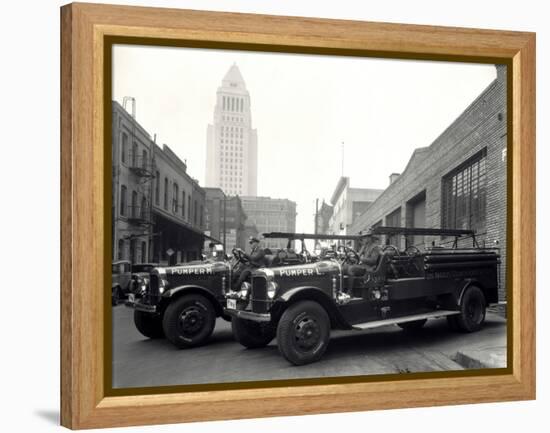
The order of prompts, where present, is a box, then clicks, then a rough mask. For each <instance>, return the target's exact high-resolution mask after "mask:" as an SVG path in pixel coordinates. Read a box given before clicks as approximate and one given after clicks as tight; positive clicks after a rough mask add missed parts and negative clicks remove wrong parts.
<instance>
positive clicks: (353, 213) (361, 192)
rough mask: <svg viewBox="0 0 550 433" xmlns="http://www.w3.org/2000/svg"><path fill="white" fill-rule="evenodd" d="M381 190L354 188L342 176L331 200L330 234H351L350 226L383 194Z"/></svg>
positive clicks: (347, 178)
mask: <svg viewBox="0 0 550 433" xmlns="http://www.w3.org/2000/svg"><path fill="white" fill-rule="evenodd" d="M382 191H383V190H381V189H371V188H352V187H351V186H350V180H349V177H345V176H342V177H341V178H340V179H339V180H338V183H337V184H336V188H335V189H334V193H333V194H332V197H331V199H330V202H331V203H332V214H331V216H330V218H329V222H328V234H331V235H346V234H349V233H350V232H349V228H350V226H351V225H352V224H353V223H354V222H355V220H356V219H357V217H359V215H361V214H362V213H363V212H365V211H366V210H367V209H368V208H369V206H370V205H371V203H372V202H374V200H376V199H377V197H378V196H379V195H380V194H381V193H382Z"/></svg>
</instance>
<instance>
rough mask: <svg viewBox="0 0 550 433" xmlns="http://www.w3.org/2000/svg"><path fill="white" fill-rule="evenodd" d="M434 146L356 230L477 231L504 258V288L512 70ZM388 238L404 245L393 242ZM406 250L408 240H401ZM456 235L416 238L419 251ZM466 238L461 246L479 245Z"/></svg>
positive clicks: (393, 182)
mask: <svg viewBox="0 0 550 433" xmlns="http://www.w3.org/2000/svg"><path fill="white" fill-rule="evenodd" d="M496 68H497V77H496V79H495V80H494V81H493V82H492V83H491V84H490V85H489V86H488V87H487V88H486V89H485V90H484V91H483V93H481V94H480V95H479V96H478V97H477V98H476V99H475V100H474V101H473V102H472V103H471V104H470V106H468V107H467V108H466V109H465V110H464V112H463V113H462V114H461V115H460V116H459V117H458V118H457V119H456V120H455V121H454V122H453V123H452V124H451V125H450V126H449V127H448V128H447V129H446V130H445V131H443V133H442V134H441V135H440V136H439V137H438V138H437V139H436V140H435V141H434V142H433V143H432V144H430V145H429V146H428V147H424V148H419V149H416V150H415V151H414V152H413V154H412V156H411V158H410V160H409V162H408V164H407V166H406V167H405V170H404V171H403V172H402V173H401V174H400V175H396V174H395V173H394V174H392V176H391V178H390V185H389V186H388V188H386V189H385V190H384V192H383V193H382V194H381V195H380V196H379V197H378V199H377V200H375V201H374V202H373V203H372V204H371V205H370V206H369V208H368V209H367V210H366V211H365V212H364V213H363V214H362V215H360V216H359V217H358V218H357V219H356V221H355V222H354V223H353V224H352V226H351V227H350V232H351V233H358V232H359V231H361V230H365V229H368V228H369V227H372V226H376V225H386V226H399V227H427V228H457V229H472V230H475V232H476V237H477V240H478V243H479V244H480V245H482V246H485V247H497V248H499V249H500V254H501V255H502V265H501V268H500V282H501V292H500V293H499V297H500V299H501V300H504V299H505V283H506V279H505V275H506V167H507V164H506V144H507V130H506V119H507V109H506V67H505V66H501V65H497V66H496ZM385 241H386V242H392V243H395V242H397V241H396V240H395V239H386V240H385ZM401 242H402V244H401V245H400V246H401V247H404V244H403V242H404V240H401ZM451 242H452V239H440V238H439V237H429V236H425V237H418V236H417V237H415V238H414V239H408V240H407V243H408V244H414V245H416V246H418V247H419V248H423V247H425V246H426V245H431V244H432V243H435V244H436V245H441V244H447V245H448V244H449V243H451ZM471 244H472V240H471V239H466V240H464V241H462V242H461V245H460V246H471Z"/></svg>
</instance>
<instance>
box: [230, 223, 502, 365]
mask: <svg viewBox="0 0 550 433" xmlns="http://www.w3.org/2000/svg"><path fill="white" fill-rule="evenodd" d="M271 236H273V237H282V236H287V237H288V239H289V242H290V240H298V239H300V240H302V244H304V240H305V239H320V238H323V239H329V240H333V241H337V242H351V243H355V242H358V241H359V240H360V239H361V238H363V237H366V236H377V237H385V239H387V240H390V239H391V240H394V239H400V237H401V236H404V237H405V242H404V243H405V248H404V249H400V248H398V247H397V246H395V245H391V244H386V245H385V246H381V248H380V254H379V257H378V261H377V263H376V265H375V267H374V268H373V269H372V270H371V271H369V272H366V273H365V275H364V276H361V277H359V278H358V277H353V276H351V275H350V274H349V271H348V270H349V268H350V265H351V264H353V263H357V262H358V260H359V257H358V254H357V252H356V250H355V249H354V248H353V247H351V246H347V245H342V246H341V247H339V248H338V249H340V250H344V252H345V254H336V255H329V256H326V257H320V258H319V259H318V260H311V261H308V262H306V263H303V264H301V265H297V266H276V267H272V268H261V269H258V270H256V271H255V272H254V273H253V274H252V281H251V284H250V287H247V288H244V289H243V290H241V291H239V292H232V293H229V294H228V295H227V304H226V308H225V313H226V314H227V315H229V316H232V318H233V319H232V329H233V333H234V336H235V339H236V340H237V341H238V342H240V343H241V344H242V345H243V346H245V347H248V348H258V347H262V346H266V345H267V344H269V342H271V341H272V340H273V339H274V338H275V337H277V345H278V348H279V351H280V353H281V354H282V355H283V356H284V357H285V358H286V359H287V360H288V361H289V362H291V363H292V364H295V365H302V364H307V363H311V362H314V361H317V360H319V359H320V358H321V357H322V355H323V353H324V352H325V350H326V349H327V346H328V344H329V338H330V333H331V330H333V329H348V330H352V329H353V330H365V329H370V328H375V327H380V326H385V325H390V324H396V325H398V326H400V327H401V328H403V329H404V330H406V331H413V330H419V329H420V328H421V327H422V326H423V325H424V324H425V323H426V321H427V320H428V319H431V318H439V317H446V318H447V321H448V324H449V327H450V328H451V329H453V330H460V331H464V332H474V331H477V330H479V329H480V328H481V327H482V325H483V323H484V320H485V310H486V307H487V306H488V305H489V304H491V303H496V302H498V284H499V283H498V265H499V263H500V259H499V254H498V250H496V249H494V248H482V247H480V246H479V245H478V244H477V241H476V237H475V233H474V232H472V231H470V230H444V229H422V228H400V227H376V228H372V229H371V230H370V231H369V233H368V234H366V235H358V236H339V235H333V236H329V235H326V236H321V235H308V234H293V233H287V234H283V233H267V234H264V237H271ZM414 236H433V237H437V238H441V237H442V238H444V240H445V242H449V240H450V242H452V245H450V246H447V247H441V246H430V247H426V248H423V250H422V251H421V250H420V249H418V248H417V247H415V246H408V245H407V242H408V240H410V239H411V238H412V237H414ZM467 238H471V240H472V246H471V247H469V248H464V247H459V246H458V245H459V243H460V244H463V243H464V242H466V240H467ZM459 241H460V242H459ZM467 241H468V243H469V240H467ZM402 243H403V242H402V241H400V244H402Z"/></svg>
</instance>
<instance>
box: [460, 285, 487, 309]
mask: <svg viewBox="0 0 550 433" xmlns="http://www.w3.org/2000/svg"><path fill="white" fill-rule="evenodd" d="M472 285H476V286H478V287H479V288H480V289H481V290H482V291H483V286H482V285H481V284H480V283H479V281H477V280H476V279H475V278H468V279H466V284H464V286H463V287H462V289H460V293H459V294H458V298H457V300H456V305H457V306H459V307H460V306H461V305H462V298H463V297H464V292H466V289H467V288H468V287H470V286H472Z"/></svg>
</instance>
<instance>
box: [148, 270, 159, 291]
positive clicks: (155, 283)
mask: <svg viewBox="0 0 550 433" xmlns="http://www.w3.org/2000/svg"><path fill="white" fill-rule="evenodd" d="M149 295H150V296H158V295H159V277H158V275H155V274H152V275H151V281H150V283H149Z"/></svg>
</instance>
